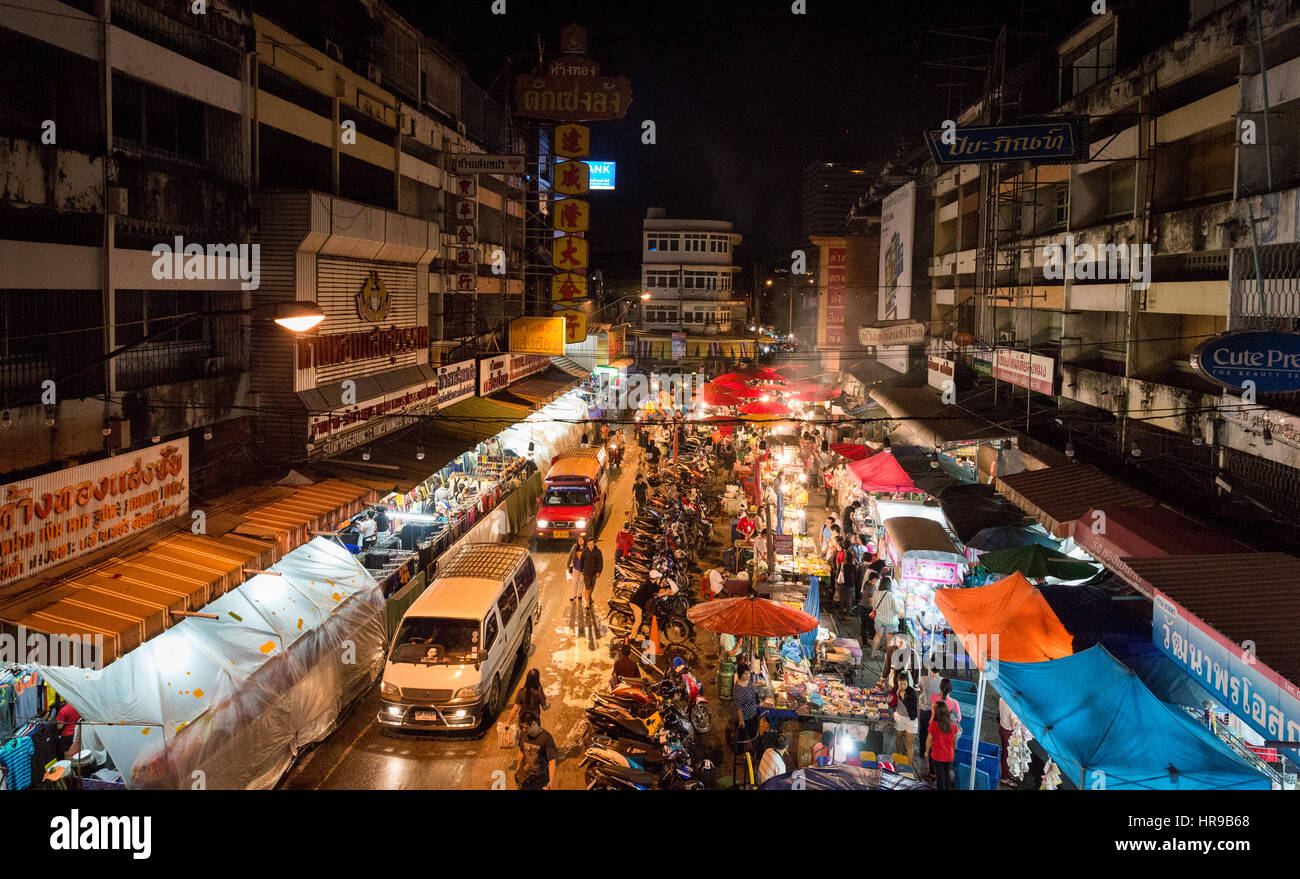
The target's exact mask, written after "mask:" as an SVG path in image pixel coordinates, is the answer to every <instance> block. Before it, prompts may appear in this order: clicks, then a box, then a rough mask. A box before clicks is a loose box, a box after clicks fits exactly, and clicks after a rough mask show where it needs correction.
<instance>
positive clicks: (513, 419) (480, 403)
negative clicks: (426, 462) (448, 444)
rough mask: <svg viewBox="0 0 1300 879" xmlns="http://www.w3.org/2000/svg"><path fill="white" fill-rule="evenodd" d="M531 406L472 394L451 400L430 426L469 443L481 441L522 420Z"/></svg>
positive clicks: (528, 413) (529, 411)
mask: <svg viewBox="0 0 1300 879" xmlns="http://www.w3.org/2000/svg"><path fill="white" fill-rule="evenodd" d="M532 411H533V410H532V409H530V408H528V407H526V406H514V405H511V404H509V403H505V402H502V401H499V400H490V399H487V398H484V397H470V398H469V399H468V400H461V401H460V402H459V403H452V404H451V405H450V406H448V407H446V408H445V409H441V410H439V412H438V417H437V418H434V419H431V420H430V421H429V427H430V429H432V430H436V431H446V432H447V433H448V434H450V435H452V436H457V437H460V438H461V439H464V440H466V441H467V442H468V443H469V445H471V446H472V445H474V444H476V443H480V442H482V441H483V440H485V439H487V438H488V437H490V436H496V435H497V434H498V433H500V432H501V431H503V430H505V429H506V428H507V427H509V426H510V425H512V424H515V423H517V422H520V421H523V420H524V419H525V418H527V417H528V416H529V415H530V414H532Z"/></svg>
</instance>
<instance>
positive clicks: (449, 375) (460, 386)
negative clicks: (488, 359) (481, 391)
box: [438, 360, 478, 409]
mask: <svg viewBox="0 0 1300 879" xmlns="http://www.w3.org/2000/svg"><path fill="white" fill-rule="evenodd" d="M477 383H478V369H477V368H476V364H475V363H474V361H473V360H462V361H460V362H459V363H449V364H447V365H445V366H439V367H438V408H439V409H441V408H442V407H444V406H450V405H451V404H452V403H459V402H460V401H461V400H468V399H469V398H470V397H472V396H474V389H475V387H477Z"/></svg>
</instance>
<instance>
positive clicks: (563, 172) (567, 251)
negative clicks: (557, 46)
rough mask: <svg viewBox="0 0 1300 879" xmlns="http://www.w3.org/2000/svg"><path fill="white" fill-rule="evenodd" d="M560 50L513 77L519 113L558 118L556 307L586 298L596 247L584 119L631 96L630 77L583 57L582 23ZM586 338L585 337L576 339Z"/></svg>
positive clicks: (612, 114)
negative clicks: (592, 245)
mask: <svg viewBox="0 0 1300 879" xmlns="http://www.w3.org/2000/svg"><path fill="white" fill-rule="evenodd" d="M560 43H561V54H560V56H559V57H558V58H556V59H555V60H553V61H551V62H550V64H548V65H547V66H546V69H545V70H544V71H543V70H541V69H540V68H539V70H538V71H537V72H535V73H532V74H529V75H526V76H521V77H518V78H517V79H516V80H515V113H516V115H518V116H522V117H528V118H532V119H538V120H544V121H549V122H554V123H557V124H556V125H555V129H554V131H553V133H552V136H551V138H550V143H551V149H552V152H553V154H554V157H555V159H556V160H558V161H555V162H554V164H553V168H554V171H553V179H552V181H551V188H552V191H553V193H554V194H555V196H557V197H558V198H559V199H560V200H559V201H557V202H556V203H555V204H554V205H552V208H551V228H552V231H553V233H554V239H553V241H552V245H551V266H552V268H553V269H554V274H553V275H552V276H551V279H550V287H551V302H552V306H553V308H554V309H555V310H556V311H560V310H564V311H568V312H573V311H575V307H580V306H581V305H582V303H583V302H585V301H586V300H587V298H588V294H589V287H588V283H587V268H588V265H589V262H590V253H589V249H588V243H587V233H588V232H589V231H590V230H591V204H590V202H589V201H588V200H587V199H586V198H585V196H586V195H587V194H588V192H589V191H590V188H591V169H590V167H589V166H588V164H587V162H586V161H584V159H586V158H587V157H588V156H590V155H591V129H590V128H589V127H588V126H586V125H581V124H578V123H582V122H596V121H605V120H613V119H622V118H623V117H624V116H626V115H627V110H628V107H629V105H631V103H632V87H631V85H630V83H629V82H628V80H627V78H626V77H623V76H616V77H610V76H601V75H600V65H598V64H597V63H596V62H595V61H592V60H591V59H589V58H585V57H583V55H584V53H585V52H586V51H587V31H586V29H585V28H582V27H579V26H578V25H576V24H575V25H570V26H569V27H566V28H565V29H564V31H563V33H562V34H561V40H560ZM569 332H570V333H571V334H574V335H576V334H577V333H579V332H582V333H583V338H585V325H580V324H579V323H578V322H577V320H576V319H574V320H572V321H570V323H569ZM578 341H581V340H578Z"/></svg>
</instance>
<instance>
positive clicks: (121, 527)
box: [0, 439, 190, 583]
mask: <svg viewBox="0 0 1300 879" xmlns="http://www.w3.org/2000/svg"><path fill="white" fill-rule="evenodd" d="M189 453H190V442H189V440H188V439H178V440H174V441H171V442H166V443H160V444H158V445H156V446H150V447H149V448H147V449H141V450H139V451H134V452H127V453H126V454H123V455H117V456H115V457H112V458H107V459H105V460H103V461H96V462H94V463H93V464H82V465H81V466H79V467H71V468H68V469H66V470H59V471H56V472H54V473H47V474H45V475H44V476H37V477H34V478H32V479H23V480H20V481H18V482H11V483H9V484H8V485H6V486H5V487H4V490H3V494H0V583H8V582H11V581H14V580H20V579H22V578H24V577H30V576H31V575H32V574H36V573H39V572H41V571H44V570H46V569H48V568H52V567H54V566H56V565H61V564H63V563H64V562H66V561H68V560H69V559H74V558H77V557H78V556H81V555H84V554H86V553H88V552H91V551H92V550H96V549H99V548H100V547H102V546H107V545H108V544H110V543H115V542H117V541H119V540H121V539H122V538H124V537H128V536H130V535H132V534H138V533H139V532H141V531H144V530H145V529H146V528H149V527H151V526H153V525H157V524H158V523H160V522H166V521H168V520H169V519H174V518H176V517H177V516H183V515H185V514H186V513H188V512H189V498H190V488H189V482H190V470H189Z"/></svg>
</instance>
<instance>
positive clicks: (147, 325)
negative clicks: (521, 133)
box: [0, 0, 524, 483]
mask: <svg viewBox="0 0 1300 879" xmlns="http://www.w3.org/2000/svg"><path fill="white" fill-rule="evenodd" d="M0 50H3V51H0V55H3V57H5V58H6V59H7V62H6V72H7V74H8V81H7V84H6V88H5V89H4V90H3V94H0V127H2V128H3V134H4V135H5V136H4V138H3V139H0V168H3V170H4V174H3V179H4V180H5V181H6V182H5V184H4V187H3V189H2V190H0V262H3V264H4V265H5V267H6V269H7V271H6V272H5V273H4V275H3V277H2V278H0V304H2V307H0V331H2V332H3V335H4V337H5V340H6V342H5V348H4V349H3V351H0V395H3V399H2V400H0V408H3V414H2V415H0V425H3V426H2V427H0V430H4V431H5V436H4V442H3V443H0V449H2V450H0V472H5V473H9V474H30V473H36V472H41V471H42V470H48V469H50V468H52V467H57V466H60V465H67V464H71V463H75V462H78V461H84V460H90V459H95V458H99V457H103V456H105V455H107V454H110V453H114V452H117V451H121V450H124V449H133V448H139V447H141V446H143V445H147V444H149V443H150V442H152V441H154V439H155V438H158V439H159V440H165V439H174V438H177V437H181V436H189V437H190V438H191V440H192V443H191V448H192V452H191V454H192V457H193V463H194V467H195V468H196V470H195V471H194V472H195V474H196V475H195V481H196V482H200V483H201V482H203V481H205V479H207V478H209V477H210V476H212V475H219V474H223V473H224V474H239V473H248V472H249V470H250V468H249V467H248V466H247V465H248V464H250V463H257V462H260V463H269V462H271V461H297V460H300V459H304V458H307V457H312V456H319V455H322V454H325V453H327V452H331V451H336V450H338V449H342V448H347V447H349V446H351V445H354V444H359V443H361V442H364V441H365V439H366V438H367V436H366V435H365V431H366V430H367V429H368V427H367V425H369V426H370V427H371V428H374V427H375V426H376V425H379V424H381V423H382V424H383V428H382V429H384V430H387V429H390V428H392V427H394V426H397V425H398V424H400V423H401V422H400V420H399V419H395V418H392V417H391V416H392V415H394V414H400V413H401V412H402V411H404V410H405V409H407V408H411V407H418V406H420V405H422V404H425V403H427V398H428V396H429V394H430V393H433V394H434V396H435V397H436V389H437V376H436V374H434V367H433V365H435V364H436V363H437V362H439V360H442V359H446V358H447V357H450V356H459V355H456V354H455V351H454V350H453V349H456V348H460V349H461V350H463V351H468V352H472V350H473V346H474V343H475V341H476V340H478V339H481V338H482V337H484V336H485V335H487V334H492V333H499V332H501V331H502V330H503V328H504V326H505V323H506V322H507V320H508V319H509V317H511V316H513V315H516V314H519V313H521V312H522V309H523V268H524V267H523V262H524V257H523V205H522V194H521V193H522V191H521V187H520V186H519V181H518V180H514V179H509V178H506V177H503V176H501V175H492V174H479V175H476V177H475V178H473V182H474V183H476V185H475V186H473V187H472V191H471V192H470V194H469V195H468V200H469V201H471V202H472V204H473V206H474V210H473V212H472V213H473V217H472V220H473V223H472V225H473V233H474V234H473V239H472V241H473V243H472V248H473V251H474V254H473V257H472V259H471V260H470V262H471V263H473V264H472V265H469V266H465V265H456V264H454V263H453V261H452V254H453V253H454V250H453V248H452V247H451V245H452V244H453V243H454V242H453V232H454V231H455V228H454V224H453V223H452V222H451V215H450V212H451V210H452V208H453V206H457V205H459V204H460V203H461V202H460V201H454V197H453V194H452V184H453V182H454V178H453V176H452V175H451V174H450V173H449V171H450V168H451V162H452V156H454V155H455V154H457V153H473V152H493V153H516V152H521V151H522V150H521V149H520V148H519V143H518V138H516V137H514V136H513V134H512V130H511V123H510V120H509V116H508V113H507V112H506V110H505V109H504V107H503V106H502V105H501V104H499V103H498V102H496V101H494V100H492V99H491V98H490V97H489V96H488V95H487V94H486V93H485V92H484V91H483V90H482V89H480V88H479V87H478V86H476V85H475V84H474V83H473V82H472V81H470V79H469V78H468V76H467V75H466V70H465V68H464V67H463V65H461V64H459V63H458V62H457V61H456V60H455V59H454V58H453V57H451V56H450V54H449V53H447V52H446V50H444V49H442V48H441V47H440V46H439V45H438V44H437V43H436V42H434V41H433V40H432V39H430V38H429V37H427V36H425V35H423V34H421V33H420V32H418V31H417V30H415V29H414V28H412V27H411V26H410V25H409V24H408V23H406V22H405V21H403V20H402V19H401V18H400V17H399V16H397V15H396V14H395V13H393V12H392V11H391V10H389V9H388V8H387V7H385V6H384V5H383V4H382V3H380V2H369V0H368V2H362V0H337V2H331V3H326V4H316V5H303V4H297V3H290V2H284V0H257V2H254V3H252V4H236V5H235V6H233V7H232V6H230V5H228V4H218V5H217V6H215V7H214V6H212V5H211V4H209V5H208V6H207V8H206V12H205V13H204V14H195V13H193V12H191V10H190V7H189V5H187V4H175V3H165V2H162V0H99V2H94V0H76V2H71V3H60V2H56V0H20V2H19V3H18V4H17V5H11V6H10V7H9V8H8V9H7V10H6V14H5V15H4V16H3V18H2V20H0ZM187 247H188V248H198V249H199V250H200V251H202V252H203V253H205V254H211V253H213V251H214V249H217V252H218V253H219V254H222V255H223V256H224V255H226V254H229V255H231V256H232V257H233V259H231V260H226V259H224V258H223V259H216V260H214V259H206V260H205V261H201V262H198V261H196V262H180V261H173V260H171V259H163V258H161V257H160V256H159V255H158V254H163V255H164V256H165V255H167V254H171V253H172V252H173V251H177V250H178V249H179V250H180V251H181V252H182V253H184V251H185V248H187ZM241 247H242V248H244V250H243V251H241V250H240V248H241ZM496 251H501V253H502V255H503V256H504V265H505V268H506V271H505V273H504V274H500V273H494V272H493V271H492V270H491V263H492V255H493V254H494V253H495V252H496ZM177 262H180V264H179V265H178V264H176V263H177ZM173 269H174V270H173ZM467 270H468V272H469V274H470V275H471V277H472V278H473V283H472V284H470V285H468V286H469V288H470V289H464V287H465V286H466V285H464V284H461V285H460V286H461V288H462V289H458V290H457V289H453V288H454V287H455V286H456V285H454V284H451V283H450V282H449V278H450V277H451V276H452V274H453V272H454V273H455V274H458V275H463V274H465V273H466V271H467ZM241 271H244V272H245V274H246V276H241V275H240V272H241ZM363 290H364V291H365V292H366V293H367V294H368V295H369V297H370V298H371V299H372V300H373V301H371V302H369V303H367V304H366V305H365V307H362V303H360V302H359V297H360V296H361V294H362V292H363ZM307 302H312V303H316V302H318V303H319V304H320V307H321V309H322V310H323V311H324V312H325V320H324V322H322V323H321V324H320V326H319V328H318V331H317V332H318V334H317V335H316V336H314V337H310V338H309V337H306V336H303V337H299V336H295V335H293V334H292V333H290V332H288V331H286V330H285V329H283V328H282V327H280V326H278V325H276V324H274V323H273V322H272V320H271V319H272V318H273V317H275V316H276V315H277V314H279V313H280V310H281V309H283V308H285V307H286V306H292V305H293V303H307ZM349 380H350V381H355V382H356V383H357V387H356V391H355V392H356V396H355V403H350V404H345V403H344V398H343V395H342V393H341V392H340V388H341V385H342V382H344V381H349ZM45 382H53V383H54V384H53V386H52V387H50V386H48V385H46V384H44V383H45ZM431 387H432V391H431V390H430V388H431ZM348 399H352V398H351V396H350V395H349V398H348ZM325 412H328V413H329V414H328V415H322V414H321V413H325ZM375 429H378V428H375ZM252 449H256V450H257V462H253V461H252V459H251V457H250V450H252ZM226 458H229V460H228V461H227V463H225V464H222V465H217V463H216V462H217V461H218V460H225V459H226ZM209 464H211V465H212V466H207V465H209Z"/></svg>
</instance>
